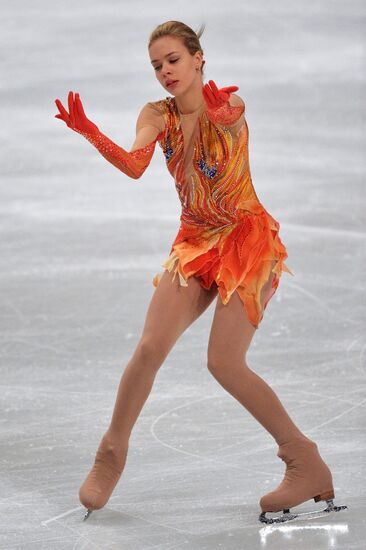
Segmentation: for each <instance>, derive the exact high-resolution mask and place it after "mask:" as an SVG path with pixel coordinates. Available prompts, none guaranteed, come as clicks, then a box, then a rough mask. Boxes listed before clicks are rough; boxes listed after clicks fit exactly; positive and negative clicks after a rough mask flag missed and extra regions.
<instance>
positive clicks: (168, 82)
mask: <svg viewBox="0 0 366 550" xmlns="http://www.w3.org/2000/svg"><path fill="white" fill-rule="evenodd" d="M177 82H178V80H168V81H167V83H166V85H167V86H172V85H173V84H176V83H177Z"/></svg>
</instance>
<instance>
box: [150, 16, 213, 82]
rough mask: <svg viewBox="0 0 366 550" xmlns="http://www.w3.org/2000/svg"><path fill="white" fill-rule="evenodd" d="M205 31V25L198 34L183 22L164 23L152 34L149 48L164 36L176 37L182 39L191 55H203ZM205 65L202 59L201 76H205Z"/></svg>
mask: <svg viewBox="0 0 366 550" xmlns="http://www.w3.org/2000/svg"><path fill="white" fill-rule="evenodd" d="M204 30H205V24H203V25H201V26H200V28H199V30H198V32H197V33H196V32H195V31H194V30H193V29H191V27H188V25H186V24H185V23H182V22H181V21H165V23H162V24H161V25H158V26H157V27H156V28H155V29H154V30H153V32H152V33H151V34H150V37H149V43H148V48H150V46H151V44H152V43H153V42H154V41H155V40H157V39H158V38H161V37H162V36H175V37H176V38H180V39H181V40H182V42H183V44H184V45H185V47H186V48H187V50H188V51H189V53H190V54H191V55H194V54H195V53H196V52H198V51H199V52H201V53H202V55H203V49H202V48H201V44H200V38H201V36H202V34H203V31H204ZM204 64H205V60H204V59H202V65H201V75H202V76H204V73H203V65H204Z"/></svg>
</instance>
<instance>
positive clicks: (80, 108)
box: [75, 93, 87, 120]
mask: <svg viewBox="0 0 366 550" xmlns="http://www.w3.org/2000/svg"><path fill="white" fill-rule="evenodd" d="M75 110H76V113H77V117H78V118H79V120H80V119H82V120H86V118H87V117H86V114H85V112H84V108H83V104H82V103H81V99H80V95H79V94H78V93H76V94H75Z"/></svg>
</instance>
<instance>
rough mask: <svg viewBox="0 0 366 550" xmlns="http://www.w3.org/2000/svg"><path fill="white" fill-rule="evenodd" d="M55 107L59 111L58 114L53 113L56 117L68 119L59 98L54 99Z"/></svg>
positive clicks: (67, 114)
mask: <svg viewBox="0 0 366 550" xmlns="http://www.w3.org/2000/svg"><path fill="white" fill-rule="evenodd" d="M55 103H56V107H57V108H58V110H59V111H60V114H61V116H60V115H55V116H56V117H57V118H62V119H63V120H65V121H66V120H68V119H69V113H68V112H67V111H66V109H65V107H64V106H63V105H62V103H61V101H60V100H59V99H55Z"/></svg>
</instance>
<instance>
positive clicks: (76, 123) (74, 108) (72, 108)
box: [55, 92, 99, 134]
mask: <svg viewBox="0 0 366 550" xmlns="http://www.w3.org/2000/svg"><path fill="white" fill-rule="evenodd" d="M67 99H68V104H69V113H68V112H67V111H66V109H65V107H64V106H63V105H62V103H61V101H60V100H59V99H55V103H56V106H57V107H58V110H59V111H60V114H58V115H55V118H59V119H61V120H63V121H64V122H66V124H67V126H68V127H69V128H71V129H72V130H75V131H76V132H79V133H83V132H86V133H88V134H97V133H98V132H99V128H98V126H96V125H95V124H94V123H93V122H92V121H91V120H89V119H88V118H87V116H86V114H85V113H84V108H83V104H82V103H81V99H80V96H79V94H78V93H76V94H75V98H74V94H73V92H69V95H68V98H67Z"/></svg>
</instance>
